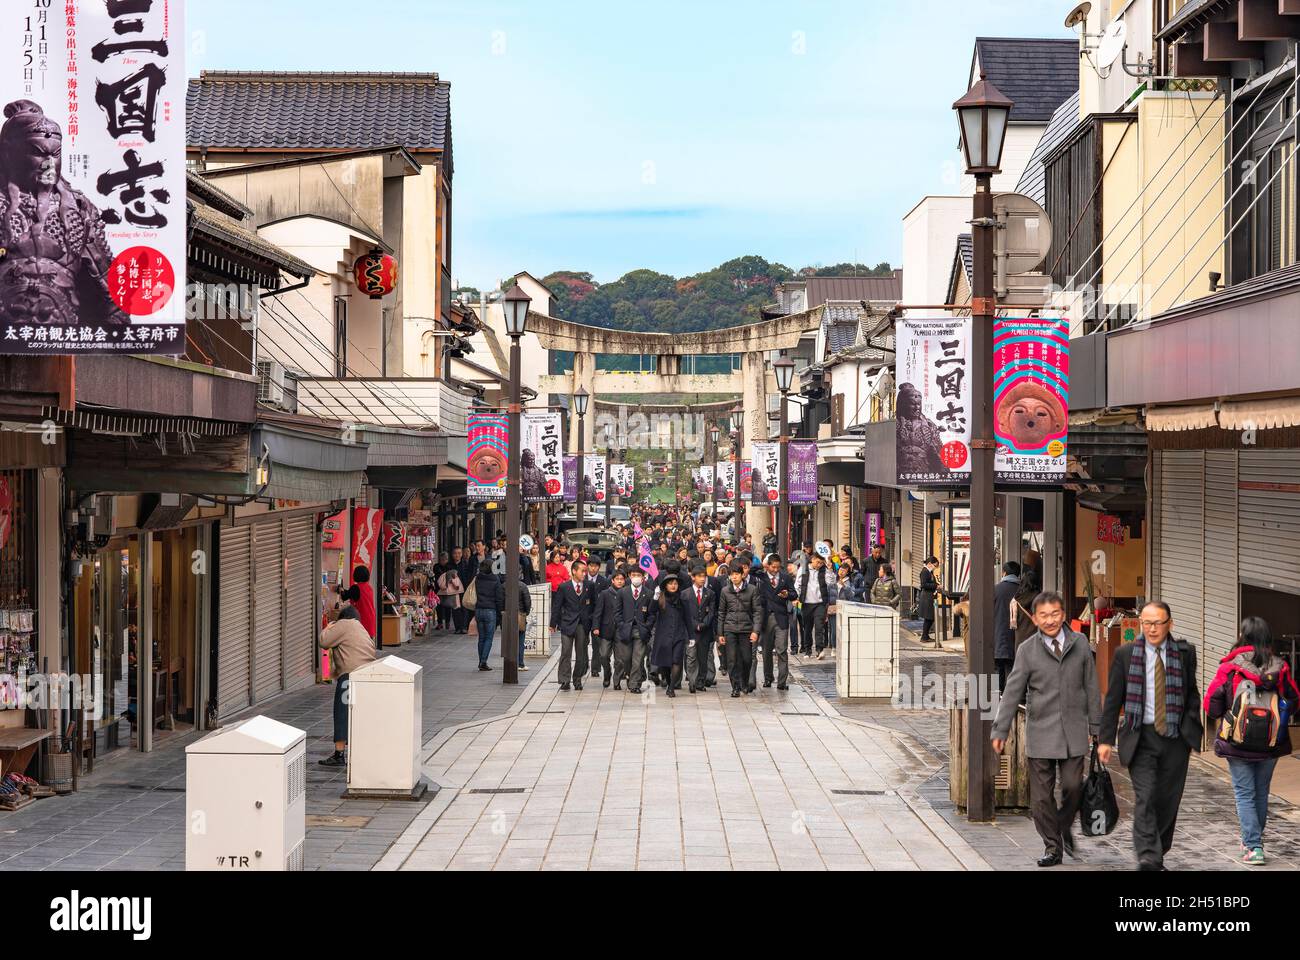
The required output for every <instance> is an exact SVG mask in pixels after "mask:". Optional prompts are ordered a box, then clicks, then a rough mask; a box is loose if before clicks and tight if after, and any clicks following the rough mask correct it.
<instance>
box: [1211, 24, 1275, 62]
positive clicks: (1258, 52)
mask: <svg viewBox="0 0 1300 960" xmlns="http://www.w3.org/2000/svg"><path fill="white" fill-rule="evenodd" d="M1264 55H1265V48H1264V44H1263V43H1258V42H1244V41H1241V40H1238V39H1237V25H1236V24H1235V23H1231V22H1229V23H1207V24H1206V25H1205V49H1204V56H1205V59H1206V60H1209V61H1210V62H1211V63H1213V62H1216V61H1218V62H1230V61H1235V60H1263V59H1264Z"/></svg>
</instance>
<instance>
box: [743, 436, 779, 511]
mask: <svg viewBox="0 0 1300 960" xmlns="http://www.w3.org/2000/svg"><path fill="white" fill-rule="evenodd" d="M750 499H751V502H752V503H753V504H754V505H755V506H762V507H774V506H776V505H777V504H778V503H780V502H781V444H779V443H755V444H754V474H753V490H752V493H751V495H750Z"/></svg>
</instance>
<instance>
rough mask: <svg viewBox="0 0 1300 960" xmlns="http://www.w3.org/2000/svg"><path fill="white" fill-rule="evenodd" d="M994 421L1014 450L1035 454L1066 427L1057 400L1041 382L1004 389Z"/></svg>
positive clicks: (1062, 410)
mask: <svg viewBox="0 0 1300 960" xmlns="http://www.w3.org/2000/svg"><path fill="white" fill-rule="evenodd" d="M997 422H998V427H999V430H1000V432H1001V433H1002V435H1003V436H1006V437H1009V438H1010V439H1011V440H1012V441H1013V443H1014V445H1015V449H1016V450H1018V451H1019V450H1025V451H1037V450H1039V449H1041V448H1043V447H1045V446H1046V445H1047V442H1048V439H1049V438H1050V437H1053V436H1058V435H1060V433H1061V432H1062V431H1063V430H1065V428H1066V418H1065V410H1064V409H1063V408H1062V406H1061V401H1060V400H1059V399H1058V398H1057V397H1056V396H1055V394H1053V393H1052V392H1051V391H1050V390H1048V389H1047V388H1046V387H1045V386H1043V385H1042V384H1041V383H1036V382H1033V381H1027V382H1023V383H1020V384H1018V385H1017V386H1016V387H1014V388H1013V389H1011V390H1008V391H1007V392H1006V393H1005V394H1004V395H1003V396H1002V399H1001V401H999V403H998V410H997Z"/></svg>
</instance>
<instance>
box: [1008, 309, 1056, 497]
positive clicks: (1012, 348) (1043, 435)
mask: <svg viewBox="0 0 1300 960" xmlns="http://www.w3.org/2000/svg"><path fill="white" fill-rule="evenodd" d="M993 420H994V430H995V433H996V435H997V441H998V451H997V465H996V467H995V468H994V469H995V471H996V474H997V480H998V482H999V483H1030V484H1034V483H1042V484H1058V483H1063V482H1064V481H1065V469H1066V451H1067V448H1068V443H1069V434H1070V321H1069V320H1064V319H1013V318H1006V319H1001V320H998V321H997V322H995V323H994V324H993Z"/></svg>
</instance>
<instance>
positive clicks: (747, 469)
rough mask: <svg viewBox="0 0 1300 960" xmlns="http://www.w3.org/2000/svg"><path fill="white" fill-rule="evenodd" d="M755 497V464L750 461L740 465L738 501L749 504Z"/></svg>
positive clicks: (737, 487) (737, 485)
mask: <svg viewBox="0 0 1300 960" xmlns="http://www.w3.org/2000/svg"><path fill="white" fill-rule="evenodd" d="M753 495H754V464H753V462H751V461H749V460H743V461H741V463H740V473H739V474H738V475H737V476H736V500H737V501H739V502H740V503H748V502H749V501H750V499H751V498H752V497H753Z"/></svg>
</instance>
